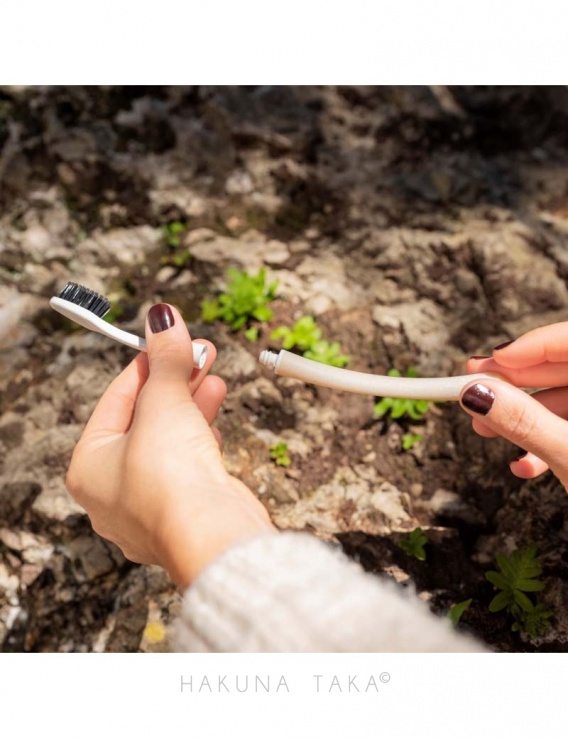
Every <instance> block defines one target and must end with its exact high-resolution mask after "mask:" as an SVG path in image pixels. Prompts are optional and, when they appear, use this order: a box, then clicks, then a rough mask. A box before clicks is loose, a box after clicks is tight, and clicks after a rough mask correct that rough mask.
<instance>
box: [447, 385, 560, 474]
mask: <svg viewBox="0 0 568 738" xmlns="http://www.w3.org/2000/svg"><path fill="white" fill-rule="evenodd" d="M460 403H461V406H462V407H463V409H464V410H465V411H466V412H467V413H468V414H469V415H471V416H472V417H476V418H480V419H481V420H482V422H483V423H484V424H485V425H486V426H487V427H488V428H489V429H491V430H493V431H495V432H496V433H498V434H499V435H501V436H504V437H505V438H507V439H508V440H509V441H511V442H512V443H515V444H516V445H517V446H520V447H521V448H524V449H526V450H527V451H530V452H531V453H533V454H535V455H536V456H537V457H539V458H540V459H542V460H543V461H544V462H545V463H546V464H548V466H549V467H550V468H551V469H552V470H553V471H554V473H555V474H556V475H557V476H558V477H559V478H560V480H561V481H562V482H563V483H564V482H565V481H568V459H567V458H566V456H567V454H566V431H567V430H568V426H567V424H566V421H565V420H563V419H561V418H559V417H558V416H557V415H555V414H554V413H552V412H551V411H550V410H548V409H547V408H546V407H544V405H543V404H542V403H540V402H538V400H535V399H534V398H533V397H531V396H530V395H528V394H527V393H525V392H523V391H521V390H519V389H518V388H516V387H513V386H512V385H511V384H508V383H507V382H502V381H500V380H498V379H488V380H484V381H483V383H479V382H478V383H475V382H472V383H471V384H469V385H467V387H466V388H465V390H464V391H463V392H462V395H461V398H460Z"/></svg>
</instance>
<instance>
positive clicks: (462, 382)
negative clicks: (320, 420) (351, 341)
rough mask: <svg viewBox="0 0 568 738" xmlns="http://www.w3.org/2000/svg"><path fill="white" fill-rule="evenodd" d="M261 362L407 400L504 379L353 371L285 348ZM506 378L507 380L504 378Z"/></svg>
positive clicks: (325, 383) (447, 395)
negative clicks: (394, 374) (397, 374)
mask: <svg viewBox="0 0 568 738" xmlns="http://www.w3.org/2000/svg"><path fill="white" fill-rule="evenodd" d="M260 362H261V364H264V366H267V367H269V368H271V369H273V370H274V373H275V374H278V375H279V376H281V377H290V378H292V379H300V380H302V381H303V382H309V383H310V384H317V385H319V386H321V387H330V388H331V389H337V390H346V391H347V392H355V393H356V394H360V395H375V396H378V397H395V398H396V397H399V398H405V399H408V400H458V399H459V396H460V394H461V391H462V390H463V388H464V387H465V386H466V385H467V384H470V383H471V382H475V381H476V380H478V381H482V380H484V379H490V378H493V379H494V378H497V379H504V378H503V377H501V376H500V375H498V374H467V375H463V376H458V377H436V378H433V379H432V378H421V377H417V378H416V379H414V378H412V377H410V378H409V377H386V376H383V375H378V374H367V373H365V372H354V371H352V370H350V369H339V368H338V367H335V366H328V365H327V364H321V363H320V362H318V361H312V360H311V359H305V358H304V357H302V356H297V355H296V354H292V353H290V352H289V351H285V350H284V349H283V350H281V351H280V353H279V354H275V353H273V352H271V351H263V352H262V354H261V355H260ZM504 381H506V380H504Z"/></svg>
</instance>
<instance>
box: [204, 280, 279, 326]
mask: <svg viewBox="0 0 568 738" xmlns="http://www.w3.org/2000/svg"><path fill="white" fill-rule="evenodd" d="M227 277H228V283H227V290H226V292H224V293H223V294H221V295H219V296H218V297H216V298H215V299H214V300H203V301H202V303H201V317H202V319H203V320H204V321H205V322H206V323H212V322H213V321H215V320H222V321H223V322H224V323H228V324H229V325H230V326H231V328H232V329H233V330H234V331H237V330H239V328H242V327H243V326H244V325H246V323H247V322H249V321H250V320H251V319H254V320H258V321H259V322H260V323H263V322H266V321H268V320H270V319H271V318H272V310H271V309H270V308H269V307H268V303H269V302H271V301H272V300H274V298H275V297H276V288H277V286H278V282H271V283H270V284H266V271H265V270H264V269H260V270H259V271H258V273H257V274H256V275H254V276H252V277H251V276H250V275H248V274H247V273H246V272H240V271H239V270H238V269H234V268H232V267H230V268H229V269H228V270H227Z"/></svg>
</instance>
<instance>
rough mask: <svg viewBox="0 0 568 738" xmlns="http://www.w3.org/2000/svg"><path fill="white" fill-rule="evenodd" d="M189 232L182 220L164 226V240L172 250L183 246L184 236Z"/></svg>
mask: <svg viewBox="0 0 568 738" xmlns="http://www.w3.org/2000/svg"><path fill="white" fill-rule="evenodd" d="M186 231H187V225H186V224H185V223H182V222H181V221H180V220H174V221H172V222H171V223H166V224H165V225H163V226H162V238H163V239H164V241H165V242H166V245H167V246H169V247H170V248H171V249H177V248H179V247H180V246H181V240H182V236H183V234H184V233H185V232H186Z"/></svg>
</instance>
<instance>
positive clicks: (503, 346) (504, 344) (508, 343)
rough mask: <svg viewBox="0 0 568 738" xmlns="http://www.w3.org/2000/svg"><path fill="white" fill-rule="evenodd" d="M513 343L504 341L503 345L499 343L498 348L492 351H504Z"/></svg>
mask: <svg viewBox="0 0 568 738" xmlns="http://www.w3.org/2000/svg"><path fill="white" fill-rule="evenodd" d="M512 343H513V341H505V343H500V344H499V345H498V346H495V348H494V349H493V351H501V349H504V348H505V347H506V346H510V345H511V344H512Z"/></svg>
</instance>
